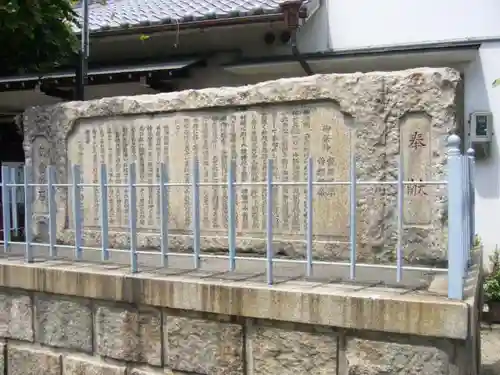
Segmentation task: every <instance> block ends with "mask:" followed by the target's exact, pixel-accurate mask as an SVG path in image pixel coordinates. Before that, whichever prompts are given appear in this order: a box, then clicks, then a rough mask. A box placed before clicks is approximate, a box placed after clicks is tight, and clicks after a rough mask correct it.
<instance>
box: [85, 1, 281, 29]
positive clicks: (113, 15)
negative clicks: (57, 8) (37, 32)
mask: <svg viewBox="0 0 500 375" xmlns="http://www.w3.org/2000/svg"><path fill="white" fill-rule="evenodd" d="M282 2H283V0H107V1H106V3H105V4H101V3H100V2H99V1H98V0H90V3H91V4H90V5H89V29H90V31H91V32H95V31H104V30H111V29H122V28H129V27H135V26H148V25H157V24H169V23H182V22H189V21H198V20H204V19H215V18H227V17H243V16H249V15H258V14H274V13H279V12H280V7H279V4H280V3H282ZM75 10H76V12H77V13H78V14H79V15H81V7H80V6H79V7H77V8H76V9H75ZM75 31H79V30H78V29H75Z"/></svg>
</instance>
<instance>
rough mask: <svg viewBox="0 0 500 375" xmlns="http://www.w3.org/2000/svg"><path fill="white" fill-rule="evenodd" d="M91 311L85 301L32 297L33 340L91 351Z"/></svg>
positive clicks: (53, 297) (58, 297)
mask: <svg viewBox="0 0 500 375" xmlns="http://www.w3.org/2000/svg"><path fill="white" fill-rule="evenodd" d="M92 325H93V323H92V308H91V306H90V302H89V301H88V300H83V299H69V298H64V297H62V296H57V297H55V296H48V295H40V294H39V295H36V296H35V340H36V341H38V342H40V343H42V344H46V345H50V346H55V347H59V348H66V349H75V350H82V351H85V352H92Z"/></svg>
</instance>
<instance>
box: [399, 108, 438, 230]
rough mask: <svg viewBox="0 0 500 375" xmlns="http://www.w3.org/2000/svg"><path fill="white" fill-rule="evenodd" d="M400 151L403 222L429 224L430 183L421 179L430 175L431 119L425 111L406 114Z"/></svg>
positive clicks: (426, 179) (402, 127) (426, 178)
mask: <svg viewBox="0 0 500 375" xmlns="http://www.w3.org/2000/svg"><path fill="white" fill-rule="evenodd" d="M400 132H401V133H400V142H401V144H400V152H402V154H403V155H402V156H403V170H404V179H405V181H408V182H409V183H406V184H405V185H406V186H405V188H404V194H405V197H404V205H405V208H404V211H403V212H404V214H403V217H404V224H406V225H428V224H430V223H431V213H432V211H431V210H432V207H431V197H430V195H431V193H432V192H431V186H426V185H425V184H424V183H422V182H424V181H428V180H429V179H430V178H431V156H432V150H431V139H430V136H431V120H430V118H429V117H428V116H427V115H424V114H409V115H407V116H405V118H403V120H402V122H401V128H400Z"/></svg>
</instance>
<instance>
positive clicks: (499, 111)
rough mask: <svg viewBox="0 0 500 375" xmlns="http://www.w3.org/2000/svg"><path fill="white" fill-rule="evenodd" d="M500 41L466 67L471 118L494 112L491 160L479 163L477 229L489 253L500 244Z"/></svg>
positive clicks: (482, 50)
mask: <svg viewBox="0 0 500 375" xmlns="http://www.w3.org/2000/svg"><path fill="white" fill-rule="evenodd" d="M497 78H500V42H491V43H483V44H482V45H481V48H480V49H479V54H478V57H477V59H476V60H475V61H474V62H472V63H470V64H469V65H468V66H467V67H466V69H465V77H464V79H465V84H464V89H465V106H464V111H465V113H464V116H466V117H465V118H466V119H467V118H468V116H469V113H471V112H473V111H490V112H492V113H493V123H494V124H493V129H494V133H495V134H494V136H493V143H492V145H491V151H490V152H491V154H490V156H489V158H488V159H485V160H479V161H477V163H476V180H475V181H476V231H477V233H478V234H479V235H480V237H481V238H482V240H483V242H484V245H485V250H486V253H487V254H490V253H491V252H492V251H493V250H494V249H495V247H496V246H497V245H498V246H500V151H499V150H500V148H499V145H500V139H499V138H498V137H499V136H500V87H497V88H494V87H493V86H492V83H493V81H494V80H496V79H497ZM485 261H487V257H485Z"/></svg>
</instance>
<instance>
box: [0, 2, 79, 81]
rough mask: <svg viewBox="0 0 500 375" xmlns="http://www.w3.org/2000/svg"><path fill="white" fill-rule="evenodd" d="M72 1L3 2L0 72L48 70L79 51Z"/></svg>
mask: <svg viewBox="0 0 500 375" xmlns="http://www.w3.org/2000/svg"><path fill="white" fill-rule="evenodd" d="M76 21H77V15H76V13H75V12H74V11H73V4H72V1H70V0H0V72H1V73H3V74H5V73H9V74H16V73H23V72H27V71H46V70H48V69H51V68H54V67H56V66H58V65H60V64H62V63H64V62H67V61H68V59H69V58H70V57H72V56H73V55H74V53H75V51H76V50H77V48H78V43H77V37H76V35H75V34H74V32H73V30H72V26H73V25H76Z"/></svg>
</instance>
